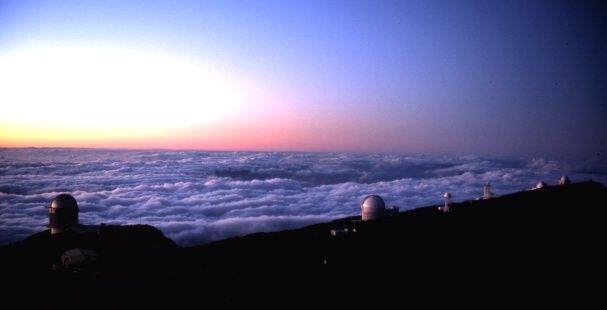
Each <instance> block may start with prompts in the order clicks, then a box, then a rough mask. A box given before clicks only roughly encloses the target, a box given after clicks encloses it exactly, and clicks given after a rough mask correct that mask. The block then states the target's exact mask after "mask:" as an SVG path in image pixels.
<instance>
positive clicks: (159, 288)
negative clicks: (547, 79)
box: [0, 182, 607, 309]
mask: <svg viewBox="0 0 607 310" xmlns="http://www.w3.org/2000/svg"><path fill="white" fill-rule="evenodd" d="M605 199H607V189H606V188H605V187H603V186H602V185H601V184H599V183H595V182H582V183H574V184H571V185H566V186H558V187H547V188H543V189H540V190H534V191H526V192H519V193H514V194H510V195H505V196H502V197H497V198H493V199H490V200H481V201H472V202H463V203H459V204H455V206H454V211H453V212H451V213H443V212H440V211H438V210H437V209H436V207H426V208H419V209H415V210H410V211H406V212H402V213H400V214H399V215H397V216H395V217H392V218H386V219H383V220H377V221H370V222H360V221H355V218H354V217H353V218H346V219H341V220H337V221H333V222H331V223H326V224H318V225H312V226H308V227H305V228H302V229H297V230H290V231H283V232H277V233H259V234H253V235H249V236H245V237H240V238H232V239H228V240H223V241H219V242H214V243H211V244H207V245H203V246H197V247H189V248H180V247H178V246H176V245H175V244H174V243H173V242H172V241H171V240H170V239H168V238H166V237H164V236H163V235H162V234H161V233H160V232H159V231H158V230H156V229H155V228H153V227H151V226H147V225H136V226H122V227H116V226H107V227H102V228H100V229H99V231H98V232H95V233H88V234H80V235H78V234H65V235H56V236H51V235H50V234H49V232H48V231H44V232H41V233H38V234H35V235H32V236H30V237H29V238H27V239H25V240H23V241H21V242H18V243H15V244H11V245H9V246H5V247H0V272H1V273H2V282H3V283H4V284H3V287H4V288H3V289H2V291H3V292H2V293H1V295H0V297H1V298H2V300H4V301H5V304H9V303H11V302H12V303H14V302H16V303H17V305H20V306H19V308H21V307H24V306H44V307H45V308H76V307H77V308H127V307H137V308H141V307H148V306H149V307H152V308H160V307H171V308H172V307H174V306H176V307H178V308H185V307H188V308H209V309H216V308H235V307H239V308H240V307H246V308H252V307H255V308H258V307H260V306H263V307H266V308H267V307H273V308H274V307H275V308H286V309H290V308H303V307H306V308H313V309H333V308H345V307H348V308H361V307H363V306H369V307H372V308H374V309H375V308H406V307H419V306H420V305H421V306H422V307H426V306H434V305H448V306H458V307H459V306H481V307H483V308H495V307H498V306H510V307H512V306H515V307H517V308H519V307H524V308H527V307H542V308H544V307H547V306H548V305H558V306H563V307H568V308H571V307H575V308H579V307H583V306H588V305H591V304H592V305H595V306H596V305H601V304H604V301H603V300H602V299H603V297H602V296H604V295H605V294H604V284H603V282H604V280H605V268H604V265H605V264H607V261H605V257H606V256H605V255H604V254H602V252H603V251H605V249H606V248H607V242H606V240H605V236H606V235H607V234H605V230H606V229H607V225H606V224H605V218H604V216H603V214H604V212H603V210H604V209H605V207H606V203H605ZM333 228H339V229H345V228H347V229H348V230H349V232H350V233H348V234H347V235H344V236H337V237H331V236H330V233H329V232H330V230H331V229H333ZM353 230H356V232H352V231H353ZM74 247H81V248H86V249H90V250H93V251H95V252H97V253H98V254H99V261H98V263H97V264H95V265H92V266H88V267H86V268H84V269H82V270H79V271H78V272H68V271H61V270H59V271H53V270H52V266H53V264H55V265H57V264H59V257H60V256H61V253H63V252H64V251H66V250H68V249H71V248H74ZM597 302H599V303H598V304H597Z"/></svg>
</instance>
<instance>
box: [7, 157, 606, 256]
mask: <svg viewBox="0 0 607 310" xmlns="http://www.w3.org/2000/svg"><path fill="white" fill-rule="evenodd" d="M606 167H607V161H606V160H605V159H596V158H595V159H592V160H587V161H577V162H576V161H557V160H548V159H542V158H535V159H508V160H505V159H488V158H478V157H445V156H442V157H429V156H396V155H378V154H375V155H361V154H343V153H326V154H318V153H249V152H169V151H162V152H156V151H106V150H77V149H1V150H0V177H1V178H0V243H1V244H4V243H8V242H11V241H15V240H19V239H22V238H24V237H26V236H28V235H29V234H31V233H34V232H36V231H40V230H42V229H44V225H46V223H47V222H48V219H47V216H48V215H47V209H46V207H47V206H48V204H49V203H50V201H51V199H52V198H53V197H54V196H55V195H57V194H59V193H62V192H67V193H71V194H72V195H74V197H76V199H77V201H78V204H79V206H80V222H81V223H84V224H95V223H116V224H129V223H147V224H151V225H154V226H156V227H158V228H159V229H161V230H162V231H163V232H164V233H165V234H166V235H167V236H168V237H170V238H172V239H174V240H175V241H176V242H178V243H179V244H182V245H192V244H199V243H204V242H209V241H213V240H219V239H223V238H228V237H232V236H238V235H244V234H248V233H253V232H259V231H277V230H283V229H290V228H297V227H302V226H305V225H309V224H313V223H318V222H325V221H329V220H331V219H335V218H340V217H345V216H352V215H357V214H359V211H360V210H359V207H360V202H361V199H362V198H363V197H364V196H366V195H368V194H371V193H374V194H379V195H381V196H382V197H384V199H385V200H386V203H387V204H389V205H397V206H399V207H400V208H401V210H405V209H411V208H416V207H421V206H427V205H433V204H440V203H441V201H442V194H443V193H444V192H446V191H449V192H451V193H452V194H453V197H454V200H456V201H461V200H468V199H473V198H475V197H479V196H480V195H481V194H482V184H483V182H484V181H490V182H491V184H492V190H493V192H494V193H495V194H497V195H501V194H506V193H510V192H514V191H518V190H522V189H527V188H529V187H531V186H533V185H534V184H535V183H537V181H539V180H544V181H546V182H548V183H556V181H557V180H558V178H559V177H560V176H561V175H563V174H567V175H569V177H570V178H571V179H572V180H573V181H583V180H588V179H594V180H596V181H599V182H602V183H604V184H607V183H606V182H607V168H606Z"/></svg>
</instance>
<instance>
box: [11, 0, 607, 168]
mask: <svg viewBox="0 0 607 310" xmlns="http://www.w3.org/2000/svg"><path fill="white" fill-rule="evenodd" d="M602 12H603V10H602V7H601V5H600V3H598V2H596V3H593V2H589V3H586V2H584V3H577V2H576V3H575V4H572V3H571V2H570V1H562V0H555V1H551V2H550V3H545V2H543V1H531V2H529V3H528V2H525V3H518V2H508V1H482V2H477V1H472V2H470V1H463V2H460V1H456V2H451V1H419V0H412V1H375V2H373V1H346V3H341V1H235V2H234V1H229V2H215V1H183V2H182V1H178V3H174V2H173V1H138V0H133V1H115V0H104V1H95V0H91V1H76V0H63V1H44V0H41V1H34V2H29V1H14V0H4V1H2V2H1V4H0V105H1V107H2V109H1V110H0V147H3V146H66V147H79V146H86V147H121V148H122V147H137V148H188V149H222V150H228V149H235V150H299V151H361V152H397V153H435V154H436V153H440V154H442V153H454V154H470V153H472V154H486V155H488V154H493V155H524V156H554V155H571V156H576V157H577V156H591V155H593V154H598V153H600V154H605V153H607V143H605V141H607V122H605V119H607V105H605V98H607V91H606V88H605V87H604V85H606V84H607V83H606V80H607V65H606V64H607V63H606V62H605V60H604V59H605V57H604V55H607V43H606V42H607V41H605V40H604V39H603V38H604V37H605V33H604V31H603V29H607V26H606V25H605V24H606V19H605V18H604V16H603V15H604V14H602ZM563 21H567V22H563Z"/></svg>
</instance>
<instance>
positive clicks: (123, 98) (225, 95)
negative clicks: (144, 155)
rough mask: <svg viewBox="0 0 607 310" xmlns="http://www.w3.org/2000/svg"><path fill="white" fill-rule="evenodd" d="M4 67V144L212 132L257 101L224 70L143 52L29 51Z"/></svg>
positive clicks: (0, 98)
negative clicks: (198, 129)
mask: <svg viewBox="0 0 607 310" xmlns="http://www.w3.org/2000/svg"><path fill="white" fill-rule="evenodd" d="M0 68H2V70H1V71H0V85H3V87H2V91H1V92H0V102H2V103H3V108H2V113H1V114H0V124H1V125H0V127H1V129H2V130H1V131H0V139H3V140H11V139H12V140H31V141H36V140H38V141H43V140H46V141H50V140H52V138H53V137H60V138H61V139H62V140H65V141H70V140H73V141H77V140H84V139H89V140H90V139H91V138H92V139H93V140H99V139H101V140H103V139H115V138H118V137H123V138H125V137H141V136H146V135H154V134H157V133H159V132H164V131H166V130H178V129H183V128H188V127H193V126H209V125H213V124H218V123H221V122H225V121H226V120H229V119H234V118H237V117H238V115H239V113H241V112H243V108H244V103H245V100H246V99H247V98H250V95H251V91H250V90H251V88H250V87H248V86H247V85H245V83H243V82H242V81H239V80H237V79H236V78H233V77H230V76H228V75H226V74H224V73H222V72H220V71H219V70H218V69H216V68H213V67H210V66H207V65H205V64H202V63H200V62H196V61H192V60H184V59H183V58H179V59H177V58H174V57H170V56H167V55H162V54H153V53H147V52H142V51H132V50H120V49H106V48H88V47H72V48H43V49H28V50H22V51H16V52H13V53H10V54H5V55H3V56H2V57H1V58H0ZM247 88H248V89H247ZM247 96H249V97H247Z"/></svg>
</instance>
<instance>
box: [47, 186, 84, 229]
mask: <svg viewBox="0 0 607 310" xmlns="http://www.w3.org/2000/svg"><path fill="white" fill-rule="evenodd" d="M48 217H49V225H48V227H50V229H51V235H55V234H60V233H62V232H65V231H67V230H68V229H70V228H73V227H78V226H79V224H78V203H77V202H76V199H75V198H74V197H73V196H72V195H70V194H60V195H57V197H55V198H53V200H52V201H51V204H50V206H49V207H48Z"/></svg>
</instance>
